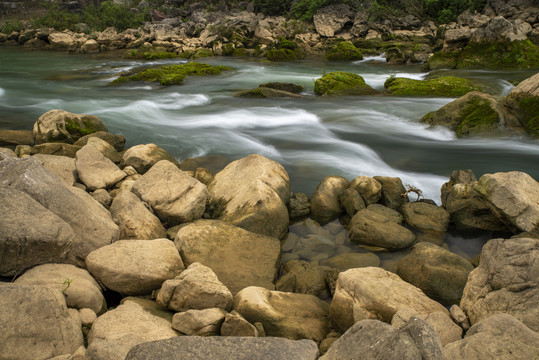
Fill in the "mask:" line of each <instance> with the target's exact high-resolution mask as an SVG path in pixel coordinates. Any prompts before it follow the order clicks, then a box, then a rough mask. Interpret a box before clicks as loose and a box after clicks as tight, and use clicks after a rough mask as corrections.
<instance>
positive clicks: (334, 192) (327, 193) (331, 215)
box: [311, 176, 350, 225]
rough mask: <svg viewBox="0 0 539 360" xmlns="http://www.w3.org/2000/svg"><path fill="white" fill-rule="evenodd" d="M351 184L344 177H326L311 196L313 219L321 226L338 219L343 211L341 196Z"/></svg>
mask: <svg viewBox="0 0 539 360" xmlns="http://www.w3.org/2000/svg"><path fill="white" fill-rule="evenodd" d="M349 184H350V183H349V182H348V180H346V179H345V178H343V177H342V176H326V177H325V178H324V179H323V180H322V182H321V183H320V184H319V185H318V186H317V188H316V189H315V190H314V193H313V194H312V196H311V217H312V218H313V219H314V220H316V221H318V222H319V223H320V225H325V224H327V223H328V222H330V221H332V220H335V219H336V218H338V217H339V215H340V214H341V213H342V211H343V209H342V208H341V204H340V202H339V195H341V194H342V193H343V192H344V190H346V188H347V187H348V185H349Z"/></svg>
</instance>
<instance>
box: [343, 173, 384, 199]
mask: <svg viewBox="0 0 539 360" xmlns="http://www.w3.org/2000/svg"><path fill="white" fill-rule="evenodd" d="M350 188H352V189H356V191H357V192H358V193H359V195H361V197H362V198H363V200H364V201H365V205H370V204H376V203H377V202H378V201H379V200H380V199H381V197H382V184H380V183H379V182H378V181H376V180H374V179H373V178H371V177H368V176H358V177H357V178H355V179H354V180H352V182H351V183H350Z"/></svg>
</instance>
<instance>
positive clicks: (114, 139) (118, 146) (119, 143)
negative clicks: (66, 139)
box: [74, 131, 125, 151]
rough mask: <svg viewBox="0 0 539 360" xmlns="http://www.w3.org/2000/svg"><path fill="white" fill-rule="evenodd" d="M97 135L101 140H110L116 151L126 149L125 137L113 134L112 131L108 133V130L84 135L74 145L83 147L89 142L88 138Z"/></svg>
mask: <svg viewBox="0 0 539 360" xmlns="http://www.w3.org/2000/svg"><path fill="white" fill-rule="evenodd" d="M93 137H97V138H99V139H101V140H105V141H106V142H108V143H109V144H110V145H112V147H113V148H114V149H115V150H116V151H122V150H123V149H124V145H125V137H124V136H122V135H113V134H111V133H108V132H106V131H96V132H95V133H91V134H88V135H84V136H83V137H81V138H80V139H78V140H77V141H75V143H74V145H77V146H80V147H83V146H84V145H86V144H87V143H88V140H89V139H91V138H93Z"/></svg>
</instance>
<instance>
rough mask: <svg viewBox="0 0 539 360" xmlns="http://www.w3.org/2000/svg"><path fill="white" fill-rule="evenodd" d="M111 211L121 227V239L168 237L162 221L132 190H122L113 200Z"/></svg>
mask: <svg viewBox="0 0 539 360" xmlns="http://www.w3.org/2000/svg"><path fill="white" fill-rule="evenodd" d="M110 213H111V215H112V218H113V219H114V221H115V222H116V223H117V224H118V227H119V228H120V239H138V240H151V239H162V238H166V237H167V236H166V231H165V228H164V227H163V224H161V221H160V220H159V219H158V218H157V216H155V215H154V214H152V212H151V211H150V210H148V208H147V207H146V206H145V205H144V203H143V202H142V201H141V200H140V199H139V198H138V197H137V196H136V195H135V194H133V193H132V192H131V191H123V190H122V191H120V192H119V193H118V195H116V196H115V197H114V200H112V204H111V206H110Z"/></svg>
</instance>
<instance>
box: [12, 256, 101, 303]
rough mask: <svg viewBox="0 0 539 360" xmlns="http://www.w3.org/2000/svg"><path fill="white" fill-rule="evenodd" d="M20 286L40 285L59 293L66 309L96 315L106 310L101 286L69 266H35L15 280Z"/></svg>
mask: <svg viewBox="0 0 539 360" xmlns="http://www.w3.org/2000/svg"><path fill="white" fill-rule="evenodd" d="M15 283H16V284H21V285H40V286H47V287H49V288H52V289H55V290H57V291H60V292H62V293H63V294H64V296H65V301H66V304H67V306H68V307H70V308H75V309H84V308H88V309H91V310H93V311H94V312H95V313H96V314H102V313H103V312H105V311H106V310H107V304H106V302H105V298H104V297H103V293H102V291H101V286H99V284H98V283H97V282H96V281H95V279H94V278H93V277H92V275H90V273H88V271H86V270H84V269H80V268H78V267H76V266H74V265H70V264H44V265H39V266H36V267H34V268H32V269H30V270H28V271H26V272H25V273H24V274H22V275H21V276H20V277H18V278H17V280H15Z"/></svg>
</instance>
